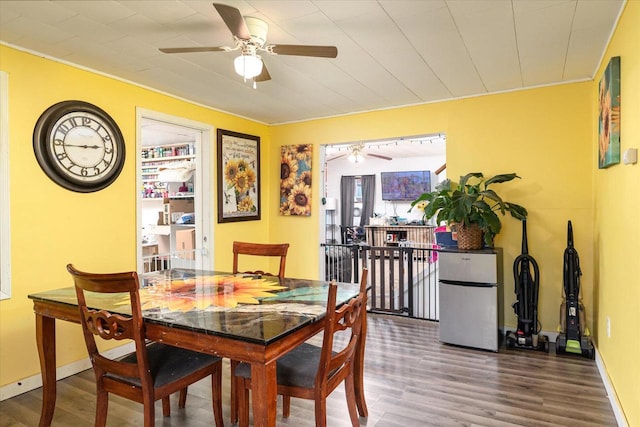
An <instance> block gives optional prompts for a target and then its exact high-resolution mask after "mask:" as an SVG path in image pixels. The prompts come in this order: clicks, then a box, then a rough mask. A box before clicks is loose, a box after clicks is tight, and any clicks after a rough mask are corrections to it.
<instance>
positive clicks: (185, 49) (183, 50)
mask: <svg viewBox="0 0 640 427" xmlns="http://www.w3.org/2000/svg"><path fill="white" fill-rule="evenodd" d="M230 50H232V49H231V48H230V47H226V46H222V47H161V48H160V52H164V53H191V52H229V51H230Z"/></svg>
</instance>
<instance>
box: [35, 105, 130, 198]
mask: <svg viewBox="0 0 640 427" xmlns="http://www.w3.org/2000/svg"><path fill="white" fill-rule="evenodd" d="M33 146H34V152H35V154H36V158H37V159H38V163H39V164H40V166H41V167H42V169H43V170H44V172H45V173H46V174H47V175H48V176H49V177H50V178H51V179H52V180H53V181H54V182H56V183H57V184H59V185H61V186H63V187H65V188H67V189H69V190H73V191H78V192H91V191H97V190H100V189H102V188H105V187H106V186H108V185H109V184H111V183H112V182H113V181H114V180H115V179H116V178H117V177H118V175H119V174H120V171H121V170H122V166H123V165H124V154H125V148H124V141H123V138H122V134H121V133H120V130H119V128H118V126H117V125H116V123H115V122H114V121H113V119H112V118H111V117H110V116H109V115H108V114H107V113H106V112H104V111H103V110H101V109H99V108H98V107H96V106H94V105H92V104H88V103H85V102H82V101H64V102H61V103H58V104H55V105H53V106H52V107H50V108H49V109H47V110H46V111H45V112H44V113H43V114H42V116H41V117H40V119H39V120H38V123H37V124H36V128H35V130H34V135H33Z"/></svg>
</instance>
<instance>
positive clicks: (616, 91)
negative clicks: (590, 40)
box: [598, 56, 620, 169]
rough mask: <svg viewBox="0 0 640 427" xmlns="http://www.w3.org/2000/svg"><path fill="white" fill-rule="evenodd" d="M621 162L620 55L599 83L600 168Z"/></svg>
mask: <svg viewBox="0 0 640 427" xmlns="http://www.w3.org/2000/svg"><path fill="white" fill-rule="evenodd" d="M616 163H620V57H619V56H616V57H613V58H611V59H610V60H609V64H608V65H607V69H606V70H604V74H603V75H602V78H601V79H600V83H599V84H598V168H599V169H604V168H607V167H609V166H611V165H615V164H616Z"/></svg>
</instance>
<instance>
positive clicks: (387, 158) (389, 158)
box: [367, 153, 393, 160]
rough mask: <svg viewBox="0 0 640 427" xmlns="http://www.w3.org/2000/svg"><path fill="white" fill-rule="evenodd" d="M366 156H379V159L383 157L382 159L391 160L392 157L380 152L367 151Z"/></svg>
mask: <svg viewBox="0 0 640 427" xmlns="http://www.w3.org/2000/svg"><path fill="white" fill-rule="evenodd" d="M367 156H371V157H377V158H379V159H384V160H393V158H392V157H387V156H383V155H382V154H371V153H367Z"/></svg>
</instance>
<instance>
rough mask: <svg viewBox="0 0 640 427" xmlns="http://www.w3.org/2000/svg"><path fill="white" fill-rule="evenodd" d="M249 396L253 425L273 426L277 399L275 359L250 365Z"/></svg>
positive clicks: (256, 426)
mask: <svg viewBox="0 0 640 427" xmlns="http://www.w3.org/2000/svg"><path fill="white" fill-rule="evenodd" d="M251 397H252V399H251V401H252V407H253V425H254V426H255V427H275V425H276V410H277V405H276V403H277V399H278V386H277V383H276V363H275V361H274V362H271V363H268V364H266V365H262V364H257V363H256V364H252V365H251Z"/></svg>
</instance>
